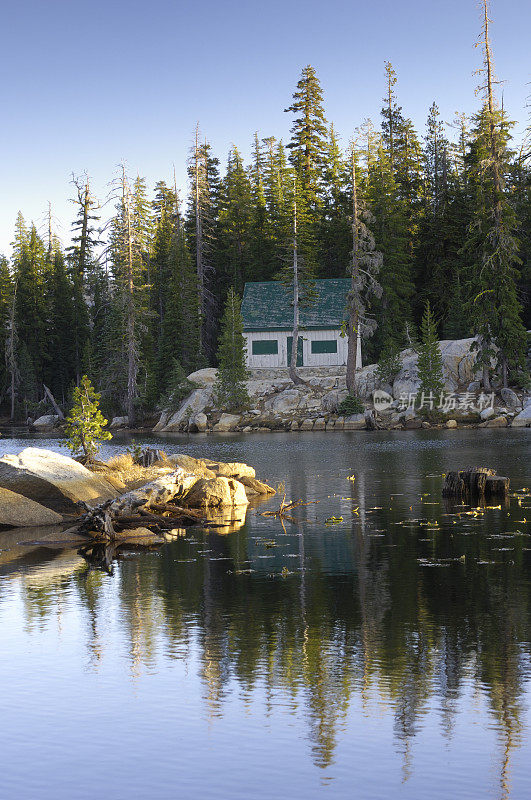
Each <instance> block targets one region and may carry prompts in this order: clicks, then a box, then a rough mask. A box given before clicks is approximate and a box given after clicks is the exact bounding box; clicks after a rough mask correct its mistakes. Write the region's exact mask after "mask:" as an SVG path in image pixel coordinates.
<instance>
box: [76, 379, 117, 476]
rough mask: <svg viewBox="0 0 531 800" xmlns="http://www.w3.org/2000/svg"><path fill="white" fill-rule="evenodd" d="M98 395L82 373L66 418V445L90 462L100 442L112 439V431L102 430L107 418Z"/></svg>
mask: <svg viewBox="0 0 531 800" xmlns="http://www.w3.org/2000/svg"><path fill="white" fill-rule="evenodd" d="M99 400H100V395H99V394H98V393H97V392H96V391H95V389H94V387H93V385H92V383H91V382H90V380H89V379H88V378H87V376H86V375H83V377H82V378H81V383H80V384H79V386H76V387H75V388H74V393H73V405H72V409H71V411H70V414H69V415H68V417H67V419H66V427H65V433H66V437H67V438H66V442H65V444H66V446H67V447H68V449H69V450H71V451H72V453H73V454H76V453H80V452H82V453H83V454H84V456H85V458H86V459H87V461H88V462H89V463H90V462H91V461H94V459H95V457H96V455H97V453H98V450H99V449H100V447H101V443H102V442H105V441H108V440H109V439H112V433H110V431H106V430H104V428H105V426H106V425H107V420H106V419H105V418H104V417H103V415H102V413H101V411H100V408H99Z"/></svg>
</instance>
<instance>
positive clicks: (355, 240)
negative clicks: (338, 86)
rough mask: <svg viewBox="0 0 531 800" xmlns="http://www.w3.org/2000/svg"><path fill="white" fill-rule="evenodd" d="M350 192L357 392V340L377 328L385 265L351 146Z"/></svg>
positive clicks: (351, 368) (350, 364) (352, 362)
mask: <svg viewBox="0 0 531 800" xmlns="http://www.w3.org/2000/svg"><path fill="white" fill-rule="evenodd" d="M350 155H351V192H352V215H351V230H352V254H351V264H350V270H349V273H350V290H349V293H348V324H347V337H348V356H347V376H346V381H347V389H348V390H349V392H350V393H351V394H352V395H355V394H356V371H357V369H359V368H360V367H361V364H358V342H359V341H360V342H361V337H362V335H365V336H370V335H371V334H372V333H373V332H374V329H375V327H376V323H375V321H374V318H372V317H370V316H369V313H368V312H369V304H370V299H371V297H372V296H374V297H380V296H381V294H382V287H381V286H380V284H379V283H378V280H377V277H376V276H377V275H378V273H379V271H380V268H381V265H382V254H381V253H380V252H379V251H378V250H376V247H375V241H374V236H373V235H372V233H371V231H370V229H369V228H368V226H367V224H366V222H368V221H370V219H371V217H370V215H369V214H368V212H367V211H366V212H365V215H364V216H365V220H364V219H363V217H362V214H361V213H360V212H361V210H362V209H361V206H362V203H361V202H360V198H359V197H358V180H357V176H356V168H357V167H356V150H355V146H354V143H353V144H352V145H351V154H350Z"/></svg>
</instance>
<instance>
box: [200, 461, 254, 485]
mask: <svg viewBox="0 0 531 800" xmlns="http://www.w3.org/2000/svg"><path fill="white" fill-rule="evenodd" d="M204 464H206V466H207V467H208V469H210V470H212V472H213V473H214V474H215V475H216V476H218V477H221V478H237V479H238V480H240V478H255V477H256V472H255V470H254V467H250V466H249V465H248V464H242V463H240V462H239V461H229V462H228V463H226V462H224V461H210V460H209V459H206V460H205V461H204Z"/></svg>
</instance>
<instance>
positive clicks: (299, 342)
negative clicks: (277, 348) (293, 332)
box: [288, 336, 302, 367]
mask: <svg viewBox="0 0 531 800" xmlns="http://www.w3.org/2000/svg"><path fill="white" fill-rule="evenodd" d="M292 346H293V336H288V367H289V366H290V365H291V348H292ZM297 366H298V367H302V337H301V336H299V338H298V340H297Z"/></svg>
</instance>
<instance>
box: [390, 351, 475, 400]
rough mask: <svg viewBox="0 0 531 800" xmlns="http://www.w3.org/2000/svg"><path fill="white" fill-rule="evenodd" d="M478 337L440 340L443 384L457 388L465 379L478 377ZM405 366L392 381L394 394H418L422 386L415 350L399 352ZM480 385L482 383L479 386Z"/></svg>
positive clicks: (446, 387)
mask: <svg viewBox="0 0 531 800" xmlns="http://www.w3.org/2000/svg"><path fill="white" fill-rule="evenodd" d="M475 343H476V339H474V338H472V339H448V340H443V341H441V342H439V348H440V351H441V357H442V364H443V377H444V388H445V390H446V391H447V392H454V391H455V390H456V389H457V388H458V386H460V385H461V384H463V383H470V382H471V381H474V380H475V379H476V373H477V372H478V371H479V370H478V369H477V367H476V351H475V350H474V347H473V345H474V344H475ZM400 361H401V364H402V367H401V369H400V372H399V373H398V375H397V376H396V378H395V380H394V382H393V397H394V398H395V399H397V398H399V397H400V395H409V394H417V393H418V391H419V389H420V380H419V376H418V369H417V361H418V356H417V354H416V353H415V351H414V350H412V349H408V350H403V351H402V352H401V353H400ZM478 388H479V387H478ZM471 391H472V390H471Z"/></svg>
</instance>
